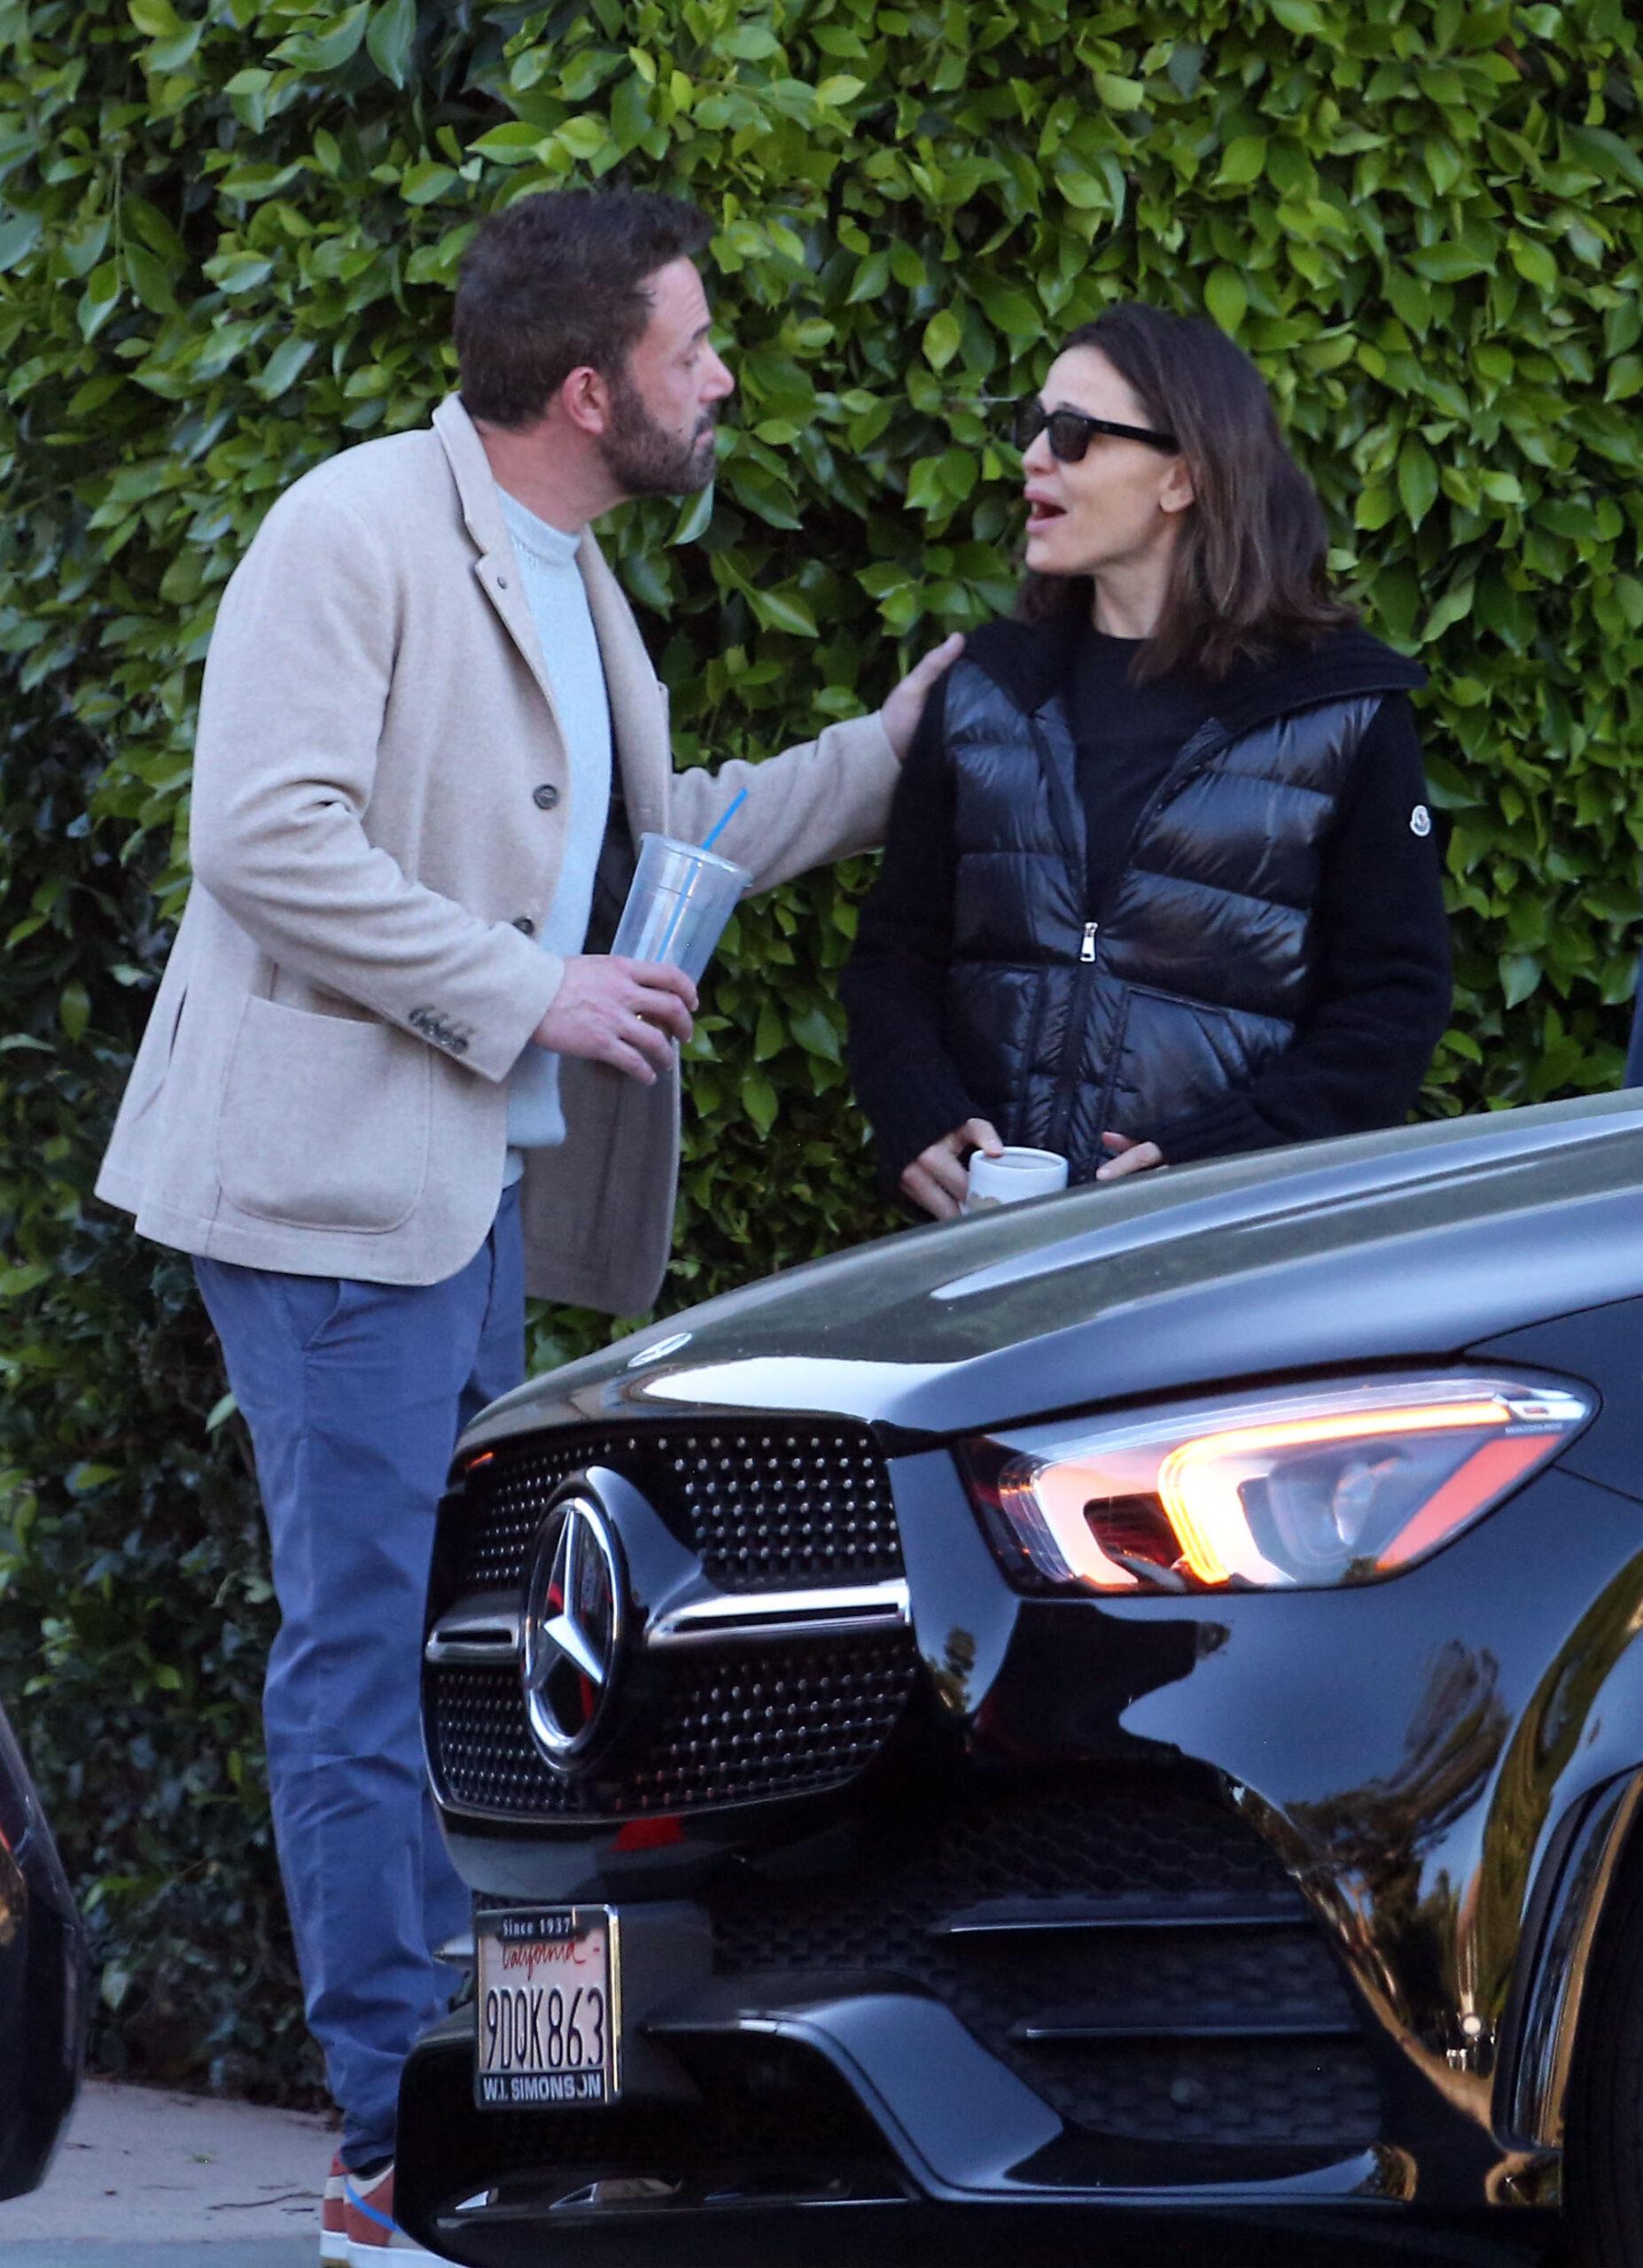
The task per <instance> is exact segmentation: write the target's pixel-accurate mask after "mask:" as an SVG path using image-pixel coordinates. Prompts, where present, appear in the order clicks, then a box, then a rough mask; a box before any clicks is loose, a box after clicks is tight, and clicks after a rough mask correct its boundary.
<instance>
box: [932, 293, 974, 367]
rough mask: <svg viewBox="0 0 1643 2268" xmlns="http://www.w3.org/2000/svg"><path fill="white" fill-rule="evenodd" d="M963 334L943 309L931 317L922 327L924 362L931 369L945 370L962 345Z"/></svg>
mask: <svg viewBox="0 0 1643 2268" xmlns="http://www.w3.org/2000/svg"><path fill="white" fill-rule="evenodd" d="M963 338H964V334H963V332H962V330H961V329H960V328H959V320H958V317H957V316H956V315H953V314H951V313H949V311H948V310H947V309H946V307H943V308H942V310H941V311H940V313H939V314H938V315H931V319H930V321H929V322H927V323H926V324H925V325H924V338H923V349H924V360H925V361H927V362H928V363H929V364H930V365H931V369H937V370H945V369H946V367H947V364H948V363H949V362H950V361H952V360H953V357H954V355H955V354H956V353H958V351H959V348H960V346H962V343H963Z"/></svg>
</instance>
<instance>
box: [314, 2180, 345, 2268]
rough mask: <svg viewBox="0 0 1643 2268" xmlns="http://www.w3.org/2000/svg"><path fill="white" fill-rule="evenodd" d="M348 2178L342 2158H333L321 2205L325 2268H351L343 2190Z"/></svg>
mask: <svg viewBox="0 0 1643 2268" xmlns="http://www.w3.org/2000/svg"><path fill="white" fill-rule="evenodd" d="M346 2181H347V2172H346V2171H345V2170H344V2167H343V2163H342V2160H341V2158H340V2157H334V2158H332V2160H331V2171H330V2173H329V2174H328V2175H327V2177H326V2180H325V2195H324V2200H323V2203H322V2204H321V2206H320V2259H321V2261H322V2262H323V2264H324V2268H351V2263H350V2260H349V2256H348V2232H347V2225H346V2224H345V2222H344V2220H343V2217H342V2192H343V2186H344V2184H345V2183H346Z"/></svg>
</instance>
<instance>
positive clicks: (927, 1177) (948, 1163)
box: [899, 663, 1004, 1221]
mask: <svg viewBox="0 0 1643 2268" xmlns="http://www.w3.org/2000/svg"><path fill="white" fill-rule="evenodd" d="M920 667H921V668H922V667H923V664H922V663H921V664H920ZM912 682H913V680H912V679H911V678H909V679H908V680H907V684H908V685H911V683H912ZM904 690H905V688H904ZM1003 1147H1004V1145H1003V1144H1002V1142H1001V1141H1000V1139H999V1138H998V1135H997V1133H996V1132H995V1131H994V1130H993V1128H992V1127H991V1126H989V1125H988V1123H987V1122H986V1120H985V1118H967V1119H966V1120H965V1121H964V1123H963V1124H962V1126H955V1127H954V1130H953V1131H952V1132H951V1133H950V1134H944V1135H943V1136H942V1138H941V1139H940V1140H939V1141H938V1142H932V1143H931V1146H930V1147H929V1149H927V1150H921V1151H920V1152H919V1153H918V1155H917V1157H915V1159H914V1161H913V1162H912V1164H911V1165H910V1166H907V1168H905V1169H904V1170H903V1172H902V1176H901V1180H900V1184H899V1186H900V1190H901V1193H902V1195H903V1196H904V1197H910V1198H911V1199H912V1200H913V1202H914V1203H915V1205H922V1206H923V1208H924V1210H925V1211H926V1212H927V1213H933V1214H934V1216H935V1217H936V1218H937V1220H938V1221H951V1220H954V1219H955V1218H956V1217H957V1215H958V1210H959V1208H960V1207H961V1206H962V1204H963V1202H964V1200H965V1198H966V1197H967V1196H968V1195H969V1171H968V1169H966V1168H965V1167H964V1166H962V1165H961V1164H960V1162H959V1156H960V1153H961V1152H962V1151H964V1150H985V1152H986V1153H987V1155H988V1156H989V1157H990V1158H996V1157H997V1156H998V1155H999V1153H1000V1152H1001V1150H1002V1149H1003Z"/></svg>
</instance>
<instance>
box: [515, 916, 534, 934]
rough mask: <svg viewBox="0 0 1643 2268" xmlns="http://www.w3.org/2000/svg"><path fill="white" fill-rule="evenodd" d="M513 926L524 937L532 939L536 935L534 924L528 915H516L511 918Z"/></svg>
mask: <svg viewBox="0 0 1643 2268" xmlns="http://www.w3.org/2000/svg"><path fill="white" fill-rule="evenodd" d="M513 926H514V928H516V929H518V931H519V932H520V934H521V935H522V936H526V937H533V936H535V935H536V924H535V922H534V921H533V920H532V919H531V917H530V915H529V914H528V913H516V914H515V915H514V917H513Z"/></svg>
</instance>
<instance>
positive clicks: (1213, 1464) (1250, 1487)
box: [960, 1377, 1596, 1591]
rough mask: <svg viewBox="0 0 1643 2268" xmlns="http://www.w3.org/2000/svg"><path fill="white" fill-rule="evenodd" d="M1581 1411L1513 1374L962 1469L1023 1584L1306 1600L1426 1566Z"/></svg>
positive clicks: (1004, 1441)
mask: <svg viewBox="0 0 1643 2268" xmlns="http://www.w3.org/2000/svg"><path fill="white" fill-rule="evenodd" d="M1595 1407H1596V1402H1595V1398H1594V1397H1593V1396H1591V1395H1588V1394H1585V1393H1584V1392H1582V1391H1580V1390H1579V1389H1578V1388H1574V1387H1569V1386H1562V1385H1559V1386H1547V1385H1545V1384H1542V1383H1539V1382H1531V1381H1529V1380H1525V1379H1507V1378H1497V1377H1487V1378H1484V1377H1459V1378H1456V1377H1450V1378H1444V1377H1421V1378H1402V1379H1374V1380H1373V1381H1366V1382H1365V1383H1363V1384H1361V1385H1358V1386H1296V1387H1289V1388H1285V1389H1283V1390H1281V1391H1277V1392H1274V1393H1272V1394H1260V1395H1259V1396H1250V1395H1244V1396H1240V1397H1237V1398H1233V1397H1230V1396H1229V1397H1225V1398H1220V1399H1217V1400H1215V1401H1206V1402H1195V1403H1192V1404H1190V1405H1185V1406H1180V1407H1177V1408H1176V1409H1174V1410H1171V1411H1170V1412H1168V1413H1167V1414H1152V1415H1149V1416H1148V1417H1134V1416H1125V1415H1122V1414H1121V1415H1118V1416H1115V1417H1100V1418H1088V1419H1086V1420H1083V1421H1082V1422H1080V1421H1078V1420H1071V1421H1063V1422H1061V1423H1059V1424H1056V1425H1044V1426H1035V1427H1034V1428H1032V1431H1030V1432H1022V1433H1010V1434H1004V1435H990V1436H985V1437H983V1438H980V1439H977V1440H973V1441H967V1442H965V1443H964V1444H963V1445H962V1448H961V1450H960V1463H961V1464H962V1468H963V1471H964V1474H965V1478H966V1480H967V1481H968V1482H969V1488H970V1493H971V1495H973V1496H974V1497H975V1498H976V1500H977V1504H978V1505H979V1507H980V1509H981V1511H982V1513H983V1516H984V1518H985V1521H986V1524H987V1526H988V1528H989V1529H990V1531H991V1532H992V1534H993V1542H994V1544H995V1546H996V1547H997V1549H998V1550H999V1551H1000V1553H1001V1557H1003V1558H1004V1560H1005V1563H1006V1565H1009V1566H1011V1567H1012V1568H1013V1570H1014V1571H1015V1572H1016V1573H1018V1574H1019V1575H1021V1576H1022V1577H1023V1578H1024V1580H1025V1581H1027V1582H1028V1583H1029V1584H1030V1585H1033V1586H1034V1587H1036V1583H1043V1582H1047V1583H1049V1584H1051V1585H1053V1586H1055V1587H1056V1588H1073V1589H1080V1590H1093V1591H1180V1590H1192V1591H1204V1590H1210V1591H1213V1590H1229V1589H1230V1590H1247V1589H1257V1590H1289V1589H1306V1588H1318V1587H1320V1586H1321V1585H1328V1584H1335V1583H1366V1582H1376V1581H1380V1580H1381V1579H1382V1578H1383V1577H1385V1576H1388V1575H1396V1574H1400V1573H1402V1572H1403V1570H1404V1569H1405V1568H1406V1567H1412V1566H1413V1565H1415V1564H1416V1563H1417V1562H1418V1561H1420V1560H1421V1559H1425V1558H1427V1557H1429V1556H1430V1555H1431V1553H1433V1552H1434V1551H1437V1550H1439V1549H1441V1547H1442V1546H1443V1545H1444V1544H1445V1543H1448V1542H1451V1541H1452V1539H1453V1538H1454V1537H1455V1536H1456V1535H1458V1534H1460V1531H1461V1530H1462V1529H1463V1528H1466V1527H1469V1526H1471V1524H1472V1523H1473V1521H1475V1520H1478V1519H1481V1518H1483V1514H1484V1513H1485V1512H1488V1511H1492V1509H1493V1508H1494V1506H1495V1505H1497V1504H1498V1503H1499V1502H1500V1501H1501V1499H1502V1498H1503V1497H1504V1496H1507V1495H1510V1494H1511V1492H1512V1491H1513V1490H1514V1489H1515V1488H1517V1487H1521V1486H1522V1483H1523V1482H1524V1481H1525V1480H1528V1479H1529V1477H1530V1474H1531V1473H1533V1472H1538V1470H1539V1468H1540V1467H1541V1466H1542V1465H1543V1464H1546V1463H1547V1462H1548V1460H1549V1459H1551V1458H1552V1457H1553V1456H1556V1455H1557V1453H1558V1451H1559V1450H1560V1449H1561V1448H1562V1447H1563V1446H1564V1445H1565V1444H1566V1443H1567V1442H1568V1441H1569V1439H1570V1437H1571V1436H1572V1435H1573V1434H1574V1433H1577V1432H1578V1430H1579V1428H1580V1427H1581V1426H1582V1425H1585V1422H1586V1420H1587V1419H1588V1418H1589V1417H1591V1415H1592V1410H1594V1408H1595ZM1035 1579H1036V1583H1035Z"/></svg>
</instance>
